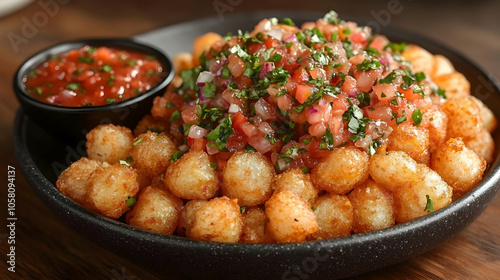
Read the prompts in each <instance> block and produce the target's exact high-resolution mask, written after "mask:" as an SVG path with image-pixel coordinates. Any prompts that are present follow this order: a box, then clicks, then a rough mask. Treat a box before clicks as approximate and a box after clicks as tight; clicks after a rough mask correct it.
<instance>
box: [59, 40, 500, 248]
mask: <svg viewBox="0 0 500 280" xmlns="http://www.w3.org/2000/svg"><path fill="white" fill-rule="evenodd" d="M211 36H212V35H211ZM205 39H206V40H205V41H208V42H203V40H201V41H200V40H198V43H199V44H203V46H195V50H199V49H200V48H201V49H207V46H206V45H209V44H211V43H213V41H214V40H215V39H211V38H208V39H207V38H205ZM200 42H201V43H200ZM194 56H196V57H198V56H199V55H197V54H195V55H194ZM402 56H403V57H404V58H405V59H406V60H408V61H410V62H411V63H412V68H413V69H412V70H413V72H414V73H416V72H423V73H425V74H426V75H427V77H429V78H431V79H432V80H433V81H434V82H435V83H436V84H437V85H438V86H439V87H440V88H441V89H444V90H446V95H447V99H446V100H444V101H443V102H442V103H441V104H439V106H434V107H432V108H430V109H428V110H427V111H425V114H426V117H428V118H429V119H431V124H430V125H429V126H428V127H426V128H422V127H419V126H415V125H413V124H411V123H404V124H401V125H399V126H397V127H396V128H395V129H394V130H393V131H392V132H391V134H390V135H389V137H388V140H387V141H386V142H385V144H384V145H382V146H381V147H379V148H378V150H377V153H375V154H373V155H370V154H369V153H367V151H366V150H364V149H360V148H358V147H356V146H355V145H353V144H347V145H344V146H341V147H336V148H335V149H333V151H331V152H330V153H329V154H328V155H327V156H325V157H324V158H322V159H321V160H320V161H319V163H318V164H317V165H316V166H315V167H314V168H312V169H311V170H310V171H309V170H308V171H307V172H304V170H302V169H300V168H291V169H287V170H284V171H276V169H275V167H274V166H273V163H272V162H271V161H270V159H269V157H267V156H265V155H262V154H261V153H259V152H256V151H238V152H234V153H233V154H232V155H231V156H230V157H229V159H228V160H227V162H225V163H224V166H220V164H219V166H217V162H216V161H214V159H213V157H212V155H209V154H208V153H207V151H205V150H203V149H201V150H200V149H189V150H187V151H186V152H185V153H183V154H181V153H179V146H180V145H182V143H179V142H178V140H177V139H173V138H172V137H171V136H169V126H168V123H166V122H165V121H164V120H159V119H158V118H155V116H154V114H153V115H148V116H145V117H144V118H143V120H141V121H140V123H139V124H138V125H137V126H136V127H135V128H134V130H133V131H132V130H131V129H129V128H126V127H120V126H116V125H113V124H104V125H100V126H98V127H96V128H94V129H93V130H92V131H90V132H89V133H88V134H87V144H86V148H87V157H82V158H81V159H80V160H78V161H76V162H74V163H73V164H71V166H69V167H68V169H66V170H65V171H63V172H62V173H61V175H60V177H59V179H58V181H57V187H58V189H60V191H61V192H62V193H63V194H65V195H66V196H68V197H69V198H71V199H73V200H74V201H75V202H77V203H79V204H81V205H82V206H84V207H86V208H88V209H90V210H93V211H95V212H97V213H100V214H102V215H104V216H107V217H109V218H113V219H120V218H125V221H126V222H127V223H128V224H129V225H131V226H133V227H137V228H141V229H145V230H149V231H153V232H157V233H162V234H166V235H172V234H177V235H180V236H186V237H189V238H194V239H200V240H206V241H218V242H231V243H236V242H241V243H291V242H303V241H307V240H320V239H329V238H337V237H344V236H349V235H351V234H355V233H364V232H370V231H374V230H378V229H383V228H388V227H391V226H393V225H395V224H399V223H405V222H409V221H412V220H414V219H416V218H419V217H422V216H424V215H426V214H428V213H431V212H433V211H437V210H439V209H441V208H443V207H445V206H447V205H448V204H450V203H451V202H452V201H454V200H456V199H459V198H460V197H461V196H463V195H464V194H466V193H467V192H468V191H470V190H471V189H472V188H473V187H474V186H476V185H477V184H478V182H480V181H481V179H482V176H483V173H484V171H485V170H486V167H487V164H488V163H490V162H492V161H493V151H494V142H493V139H492V137H491V134H490V133H491V132H492V131H493V130H494V129H495V127H496V119H495V116H494V115H493V113H492V112H491V111H490V110H489V109H488V108H487V107H486V106H485V105H484V104H483V103H482V102H481V101H480V100H478V99H477V98H475V97H473V96H471V95H470V85H469V82H468V81H467V79H466V78H465V77H464V76H463V75H462V74H461V73H458V72H457V71H455V69H454V68H453V65H452V64H451V63H450V61H449V60H448V59H446V58H445V57H443V56H441V55H432V54H430V53H429V52H427V51H426V50H424V49H422V48H420V47H418V46H416V45H410V46H408V47H407V48H406V49H405V51H404V52H402ZM192 57H193V56H191V55H188V54H182V55H180V56H178V57H177V58H176V59H175V62H176V64H177V65H176V68H177V70H178V71H179V70H181V69H185V68H190V67H192V62H191V61H192ZM177 79H178V78H177ZM167 94H168V93H167Z"/></svg>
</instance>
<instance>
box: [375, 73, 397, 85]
mask: <svg viewBox="0 0 500 280" xmlns="http://www.w3.org/2000/svg"><path fill="white" fill-rule="evenodd" d="M397 76H399V74H398V72H396V71H393V72H391V73H389V74H388V75H387V76H385V78H383V79H381V80H379V81H378V83H379V84H392V83H393V82H394V79H396V77H397Z"/></svg>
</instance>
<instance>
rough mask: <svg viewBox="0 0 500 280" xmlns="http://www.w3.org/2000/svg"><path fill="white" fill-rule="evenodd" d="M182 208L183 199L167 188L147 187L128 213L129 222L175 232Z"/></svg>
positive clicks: (165, 231) (161, 230)
mask: <svg viewBox="0 0 500 280" xmlns="http://www.w3.org/2000/svg"><path fill="white" fill-rule="evenodd" d="M181 208H182V200H181V199H180V198H178V197H176V196H174V195H173V194H171V193H170V192H169V191H167V190H163V189H160V188H157V187H153V186H149V187H146V188H145V189H144V190H143V191H141V194H140V195H139V198H137V202H136V203H135V205H134V208H133V209H132V211H130V213H128V214H127V223H129V224H130V225H131V226H133V227H138V228H142V229H145V230H150V231H154V232H158V233H163V234H168V235H170V234H172V233H174V231H175V229H176V227H177V221H178V220H179V214H180V211H181Z"/></svg>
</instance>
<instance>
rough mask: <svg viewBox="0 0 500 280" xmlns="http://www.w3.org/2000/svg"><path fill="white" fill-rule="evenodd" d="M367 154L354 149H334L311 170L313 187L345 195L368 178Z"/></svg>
mask: <svg viewBox="0 0 500 280" xmlns="http://www.w3.org/2000/svg"><path fill="white" fill-rule="evenodd" d="M368 161H369V157H368V154H367V153H365V152H363V151H361V150H358V149H355V148H345V147H341V148H336V149H334V150H333V152H332V153H331V154H330V155H328V156H326V157H324V158H323V159H321V161H320V162H319V163H318V165H316V167H314V168H313V169H312V170H311V179H312V182H313V184H314V185H315V186H317V187H318V188H320V189H322V190H326V191H328V192H332V193H336V194H345V193H348V192H349V191H350V190H352V189H353V188H354V186H355V185H356V184H359V183H362V182H363V181H364V180H366V178H368Z"/></svg>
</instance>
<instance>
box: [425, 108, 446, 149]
mask: <svg viewBox="0 0 500 280" xmlns="http://www.w3.org/2000/svg"><path fill="white" fill-rule="evenodd" d="M424 118H427V119H428V123H429V126H428V130H429V151H430V153H431V154H432V153H434V151H436V149H437V147H439V146H440V145H441V144H443V143H444V141H446V130H447V128H448V116H447V115H446V113H445V112H443V110H441V109H440V108H437V106H433V107H432V108H431V109H429V110H426V111H425V112H424Z"/></svg>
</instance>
